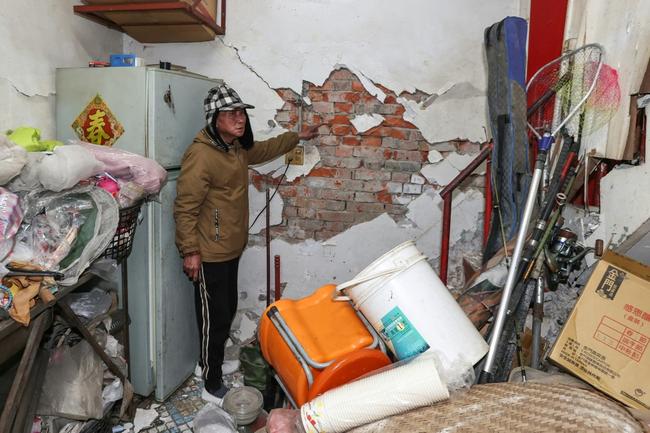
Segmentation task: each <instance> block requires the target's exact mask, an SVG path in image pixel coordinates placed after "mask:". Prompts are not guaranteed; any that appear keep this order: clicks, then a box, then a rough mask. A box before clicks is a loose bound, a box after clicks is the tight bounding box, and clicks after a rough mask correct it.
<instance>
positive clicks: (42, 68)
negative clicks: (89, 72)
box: [0, 0, 122, 138]
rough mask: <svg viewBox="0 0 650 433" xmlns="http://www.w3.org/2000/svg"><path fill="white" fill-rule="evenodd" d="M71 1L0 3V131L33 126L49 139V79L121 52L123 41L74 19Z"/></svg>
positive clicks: (51, 106) (51, 109) (7, 0)
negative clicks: (58, 72)
mask: <svg viewBox="0 0 650 433" xmlns="http://www.w3.org/2000/svg"><path fill="white" fill-rule="evenodd" d="M78 3H79V2H78V1H74V0H21V1H10V0H5V1H2V2H0V5H1V6H2V13H1V14H0V40H1V41H2V42H1V44H2V56H3V59H2V62H0V100H1V101H2V110H0V131H1V132H4V131H6V130H7V129H10V128H14V127H16V126H21V125H30V126H36V127H38V128H40V129H41V132H42V136H43V137H44V138H54V134H55V115H54V92H55V88H54V78H55V70H56V68H60V67H78V66H85V65H87V64H88V61H89V60H99V59H106V58H107V57H108V55H109V54H110V53H115V52H120V51H121V50H122V36H121V34H120V33H118V32H115V31H113V30H108V29H107V28H106V27H104V26H100V25H98V24H95V23H92V22H90V21H88V20H86V19H84V18H81V17H78V16H75V15H74V14H73V12H72V6H73V5H74V4H78Z"/></svg>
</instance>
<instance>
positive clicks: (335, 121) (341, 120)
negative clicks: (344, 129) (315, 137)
mask: <svg viewBox="0 0 650 433" xmlns="http://www.w3.org/2000/svg"><path fill="white" fill-rule="evenodd" d="M328 123H330V124H331V125H349V124H350V118H349V117H348V116H347V115H342V114H338V115H336V116H334V118H332V120H330V121H329V122H328Z"/></svg>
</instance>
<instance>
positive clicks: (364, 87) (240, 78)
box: [124, 0, 526, 339]
mask: <svg viewBox="0 0 650 433" xmlns="http://www.w3.org/2000/svg"><path fill="white" fill-rule="evenodd" d="M525 3H526V2H520V1H518V0H496V1H494V2H489V4H488V3H485V4H482V3H477V2H475V1H471V0H461V1H458V2H452V3H444V4H441V3H433V2H417V1H406V2H400V3H396V2H392V1H387V0H380V1H379V2H378V1H376V0H372V1H371V0H361V1H351V0H344V1H336V2H335V1H329V0H312V1H286V0H284V1H280V0H251V1H247V2H236V3H233V4H232V5H229V8H228V17H227V19H228V31H227V35H226V36H225V37H223V38H219V39H217V40H215V41H214V42H207V43H199V44H192V45H187V44H183V45H179V44H164V45H162V44H161V45H142V44H139V43H137V42H135V41H133V40H132V39H130V38H128V37H125V41H124V51H125V52H132V53H135V54H137V55H138V56H141V57H144V58H145V59H146V62H147V63H155V62H158V61H159V60H166V61H171V62H173V63H176V64H179V65H183V66H186V67H188V69H189V70H191V71H193V72H197V73H201V74H204V75H207V76H210V77H216V78H222V79H224V80H225V81H226V82H228V83H229V84H230V85H232V86H233V87H234V88H236V89H237V91H238V92H239V93H240V95H241V96H242V98H243V99H244V100H247V101H251V103H252V104H253V105H255V106H256V109H255V110H251V112H250V114H251V122H252V125H253V129H254V132H255V134H256V138H258V139H260V138H266V137H269V136H273V135H277V134H279V133H281V132H283V131H285V130H286V129H292V128H296V124H297V120H298V119H297V117H298V116H297V115H298V104H297V103H296V102H297V101H300V100H301V101H302V102H303V104H304V105H303V107H302V111H303V112H302V115H303V120H304V122H303V125H307V124H310V123H311V122H316V121H322V122H324V123H326V124H327V127H323V128H321V130H320V131H319V132H320V134H321V135H320V136H319V137H318V138H317V139H315V140H312V141H310V142H308V143H305V150H306V161H307V163H306V164H305V165H304V166H290V167H289V168H288V171H287V176H286V178H287V179H286V180H284V181H283V183H282V185H281V186H280V187H279V191H278V195H279V196H280V197H281V199H282V207H281V209H280V208H279V207H278V206H277V205H276V206H272V208H271V219H272V221H278V220H280V221H281V222H280V223H278V224H274V225H273V227H272V229H271V233H272V235H273V241H272V243H271V254H273V255H274V254H278V255H280V256H281V258H282V276H281V280H282V281H283V282H286V291H285V295H286V296H289V297H298V296H304V295H306V294H308V293H310V292H312V291H313V290H314V289H316V288H318V287H320V286H321V285H323V284H327V283H330V282H342V281H344V280H346V279H349V278H352V277H354V276H355V275H356V273H358V272H359V271H360V270H362V269H363V268H364V267H365V266H367V265H368V264H369V263H370V262H371V261H373V260H374V259H376V258H377V257H379V256H380V255H381V254H383V253H385V252H386V251H388V250H389V249H391V248H392V247H394V246H395V245H397V244H398V243H400V242H402V241H405V240H408V239H414V240H416V242H417V245H418V247H419V248H420V249H421V250H422V251H423V252H424V253H425V254H426V255H427V256H428V257H429V260H430V262H431V263H432V264H433V266H434V267H437V266H438V258H439V254H440V251H439V250H440V236H441V225H440V224H441V208H442V201H441V199H440V197H439V195H438V192H439V190H440V189H441V188H442V187H444V185H446V184H447V182H449V180H450V179H451V178H453V176H454V175H455V174H457V173H458V172H459V170H461V169H462V168H463V167H464V164H466V163H467V161H468V160H469V159H471V157H472V156H473V155H475V154H476V153H477V151H478V143H480V142H483V141H485V139H486V137H485V132H484V129H483V128H484V126H485V125H486V120H485V117H486V116H485V102H484V100H485V67H484V60H483V48H482V43H483V30H484V29H485V27H487V26H488V25H490V24H492V23H494V22H496V21H498V20H500V19H501V18H503V17H504V16H507V15H521V13H524V14H525V13H526V11H522V9H521V5H522V4H525ZM335 86H340V87H337V89H334V87H335ZM348 86H350V87H348ZM346 94H347V95H346ZM324 95H327V98H328V99H327V100H324ZM330 97H332V98H333V99H332V100H330V99H329V98H330ZM346 97H348V98H353V99H354V98H359V99H356V100H346V99H345V98H346ZM319 98H320V99H319ZM337 98H342V99H337ZM284 167H285V166H284V159H283V158H279V159H278V160H275V161H272V162H269V163H267V164H264V165H262V166H259V167H255V170H254V171H251V175H250V178H251V185H252V189H251V190H250V191H251V192H252V193H251V202H256V201H257V202H259V200H260V197H261V196H263V194H264V189H265V188H266V187H267V186H268V187H270V188H275V185H276V184H277V183H278V181H279V179H280V177H281V174H282V172H283V171H284ZM482 186H483V179H482V178H481V177H479V176H475V177H474V178H472V179H470V180H469V181H468V182H467V184H466V185H463V186H462V188H461V190H460V191H458V192H456V194H455V196H454V207H453V214H454V217H453V218H454V219H453V221H454V222H453V226H452V234H451V241H452V248H451V257H450V258H451V263H450V265H451V267H450V282H451V285H453V286H456V287H457V286H459V285H460V284H462V280H463V276H462V273H461V272H460V271H457V269H458V266H457V265H458V264H459V262H460V259H461V258H462V257H470V258H471V254H472V253H474V252H476V251H478V250H480V242H481V236H482V235H481V226H482V214H483V192H482V190H481V188H482ZM253 207H255V206H254V205H253V206H252V208H251V218H253V217H254V216H255V214H256V212H255V211H254V210H253ZM261 218H264V216H262V217H261ZM253 232H254V233H253V234H252V235H251V239H250V243H249V247H248V248H247V249H246V251H245V252H244V255H243V257H242V262H241V267H240V269H241V272H240V291H241V295H242V301H241V303H240V307H241V308H246V309H255V310H259V309H260V307H261V303H262V302H263V300H264V292H265V273H264V272H263V269H264V266H265V250H264V248H263V246H262V245H263V239H264V238H263V235H264V232H263V230H262V232H259V233H258V232H257V227H256V228H255V230H253ZM238 338H239V337H238ZM241 339H245V336H242V337H241Z"/></svg>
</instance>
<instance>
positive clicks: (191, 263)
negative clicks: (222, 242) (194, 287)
mask: <svg viewBox="0 0 650 433" xmlns="http://www.w3.org/2000/svg"><path fill="white" fill-rule="evenodd" d="M200 269H201V254H199V253H195V254H190V255H188V256H185V257H183V272H185V275H187V276H188V277H189V278H190V280H192V281H197V280H198V279H199V271H200Z"/></svg>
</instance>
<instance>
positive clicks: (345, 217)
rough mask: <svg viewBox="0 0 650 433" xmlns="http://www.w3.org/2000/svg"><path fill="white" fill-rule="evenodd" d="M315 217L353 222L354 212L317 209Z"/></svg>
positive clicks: (324, 219)
mask: <svg viewBox="0 0 650 433" xmlns="http://www.w3.org/2000/svg"><path fill="white" fill-rule="evenodd" d="M316 217H317V218H318V219H320V220H323V221H340V222H353V221H354V213H352V212H346V211H343V212H336V211H325V210H324V211H319V212H316Z"/></svg>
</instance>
